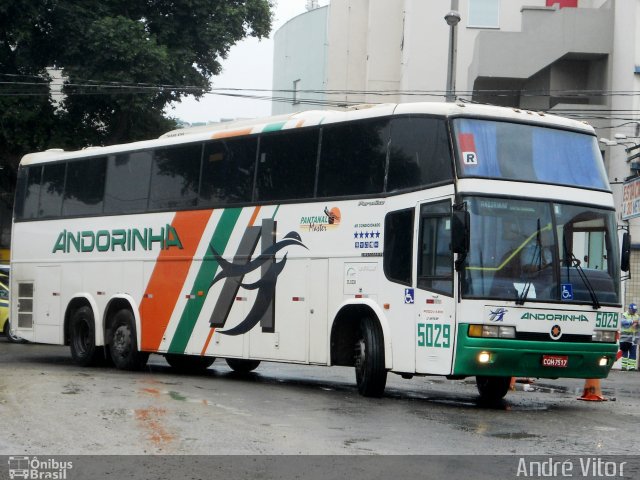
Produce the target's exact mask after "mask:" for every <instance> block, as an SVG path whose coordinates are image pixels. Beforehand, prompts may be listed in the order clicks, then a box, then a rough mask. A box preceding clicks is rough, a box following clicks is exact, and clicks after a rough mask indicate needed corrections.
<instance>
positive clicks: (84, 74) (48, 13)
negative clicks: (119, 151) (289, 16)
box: [0, 0, 272, 181]
mask: <svg viewBox="0 0 640 480" xmlns="http://www.w3.org/2000/svg"><path fill="white" fill-rule="evenodd" d="M271 3H272V0H180V1H175V0H11V1H5V2H0V82H1V83H0V167H4V168H3V170H0V175H1V176H3V177H5V181H6V177H7V175H8V174H9V173H10V172H15V169H16V167H17V164H18V161H19V159H20V157H21V156H22V155H24V154H25V153H28V152H32V151H38V150H44V149H47V148H65V149H77V148H82V147H85V146H88V145H109V144H114V143H122V142H129V141H135V140H139V139H145V138H151V137H157V136H158V135H160V134H161V133H163V132H165V131H167V130H169V129H171V128H173V127H174V126H175V122H174V121H173V120H172V119H170V118H166V117H165V116H164V115H163V110H164V108H165V106H166V105H167V103H168V102H171V101H176V100H179V99H180V98H182V97H184V96H185V95H187V94H193V95H196V96H201V95H202V94H203V92H204V91H205V90H206V89H207V87H208V86H209V78H210V77H212V76H215V75H217V74H218V73H220V60H221V59H223V58H226V56H227V54H228V52H229V49H230V48H231V46H232V45H234V44H235V43H236V42H238V41H239V40H241V39H242V38H244V37H246V36H255V37H258V38H262V37H264V36H266V35H268V34H269V32H270V29H271V18H272V14H271V7H272V5H271ZM50 68H55V69H58V70H60V71H61V72H62V75H63V78H64V79H65V85H64V87H63V93H64V94H65V95H64V96H63V97H58V98H63V100H62V101H61V102H60V103H58V104H56V103H55V102H53V99H52V96H51V94H50V90H49V82H50V80H51V78H50V76H49V73H48V72H50V70H47V69H50Z"/></svg>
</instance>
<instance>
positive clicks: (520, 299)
mask: <svg viewBox="0 0 640 480" xmlns="http://www.w3.org/2000/svg"><path fill="white" fill-rule="evenodd" d="M536 227H537V229H536V244H535V248H534V250H533V253H532V254H531V261H530V262H529V265H533V264H534V262H535V261H536V255H537V258H538V272H540V270H542V235H541V233H540V219H539V218H538V223H537V225H536ZM521 275H522V272H521ZM531 277H532V276H531V275H529V277H528V278H527V281H526V282H525V284H524V286H523V287H522V293H516V295H517V298H516V305H524V302H525V300H526V299H527V296H528V295H529V289H530V288H531V284H532V283H533V281H532V280H531ZM516 292H517V290H516Z"/></svg>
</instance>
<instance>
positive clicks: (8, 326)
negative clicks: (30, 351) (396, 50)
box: [2, 319, 27, 343]
mask: <svg viewBox="0 0 640 480" xmlns="http://www.w3.org/2000/svg"><path fill="white" fill-rule="evenodd" d="M2 333H4V336H5V337H7V341H8V342H9V343H27V341H26V340H25V339H24V338H20V337H18V336H17V335H14V334H13V333H11V323H10V322H9V320H8V319H7V321H6V322H5V324H4V331H3V332H2Z"/></svg>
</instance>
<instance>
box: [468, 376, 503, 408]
mask: <svg viewBox="0 0 640 480" xmlns="http://www.w3.org/2000/svg"><path fill="white" fill-rule="evenodd" d="M510 384H511V377H485V376H482V375H479V376H477V377H476V387H477V388H478V393H480V398H481V399H482V400H486V401H488V402H497V401H500V400H502V399H503V398H504V396H505V395H506V394H507V392H508V391H509V385H510Z"/></svg>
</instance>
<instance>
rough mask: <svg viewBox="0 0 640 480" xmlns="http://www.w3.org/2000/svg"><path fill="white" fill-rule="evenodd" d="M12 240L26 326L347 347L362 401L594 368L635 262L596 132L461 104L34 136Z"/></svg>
mask: <svg viewBox="0 0 640 480" xmlns="http://www.w3.org/2000/svg"><path fill="white" fill-rule="evenodd" d="M12 235H13V237H12V248H11V268H12V277H11V293H12V298H11V318H12V319H16V324H17V333H18V335H20V336H21V337H22V338H24V339H26V340H28V341H31V342H42V343H49V344H64V345H69V347H70V351H71V356H72V358H73V360H74V361H75V362H76V363H77V364H79V365H94V364H96V363H97V362H105V361H106V362H111V363H113V364H114V365H115V367H117V368H120V369H128V370H135V369H140V368H142V367H144V365H145V364H146V362H147V359H148V357H149V354H151V353H154V354H160V355H164V357H165V358H166V360H167V362H168V363H169V365H171V366H172V367H174V368H176V369H178V370H190V371H194V370H202V369H206V368H208V367H209V366H211V365H212V363H213V361H214V359H215V358H219V359H225V360H226V362H227V364H228V366H229V367H230V368H231V369H233V370H235V371H238V372H243V373H246V372H250V371H252V370H254V369H255V368H256V367H257V366H258V365H259V363H260V362H261V361H270V362H291V363H297V364H312V365H326V366H332V365H338V366H348V367H354V370H355V380H356V382H355V383H356V385H357V389H358V391H359V392H360V393H361V394H362V395H364V396H381V395H382V394H383V392H384V389H385V384H386V380H387V374H388V373H389V372H392V373H395V374H398V375H400V376H402V377H403V378H411V377H413V376H425V375H441V376H445V377H447V378H450V379H463V378H466V377H475V379H476V384H477V388H478V391H479V393H480V396H481V398H486V399H500V398H502V397H504V395H505V394H506V393H507V391H508V388H509V382H510V378H511V377H519V376H524V377H538V378H558V377H572V378H592V379H597V378H604V377H606V376H607V374H608V372H609V370H610V368H611V366H612V364H613V362H614V360H615V355H616V351H617V345H616V341H617V329H618V323H619V312H620V310H621V291H620V290H621V287H620V285H621V281H620V280H621V273H620V272H621V270H622V267H625V265H626V268H627V269H628V249H624V248H621V243H622V242H621V241H620V240H619V234H618V228H617V225H616V213H615V208H614V202H613V196H612V193H611V189H610V186H609V184H608V180H607V176H606V174H605V169H604V166H603V159H602V156H601V153H600V151H599V149H598V144H597V140H596V137H595V134H594V130H593V128H592V127H590V126H589V125H587V124H584V123H581V122H577V121H573V120H569V119H565V118H560V117H556V116H552V115H548V114H545V113H534V112H530V111H524V110H518V109H509V108H503V107H493V106H481V105H473V104H456V103H443V104H441V103H407V104H384V105H376V106H372V107H369V108H351V109H348V110H344V111H308V112H302V113H294V114H291V115H286V116H280V117H271V118H267V119H264V120H251V121H241V122H235V123H229V124H219V125H212V126H207V127H199V128H195V129H184V130H177V131H174V132H170V133H168V134H165V135H163V136H162V137H160V138H159V139H154V140H149V141H141V142H135V143H130V144H126V145H114V146H107V147H96V148H87V149H84V150H81V151H74V152H66V151H62V150H48V151H45V152H40V153H33V154H28V155H26V156H25V157H24V158H23V159H22V161H21V164H20V167H19V172H18V186H17V193H16V201H15V212H14V224H13V234H12ZM627 240H628V239H627ZM626 244H627V245H628V241H627V243H626ZM625 255H626V256H625Z"/></svg>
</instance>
